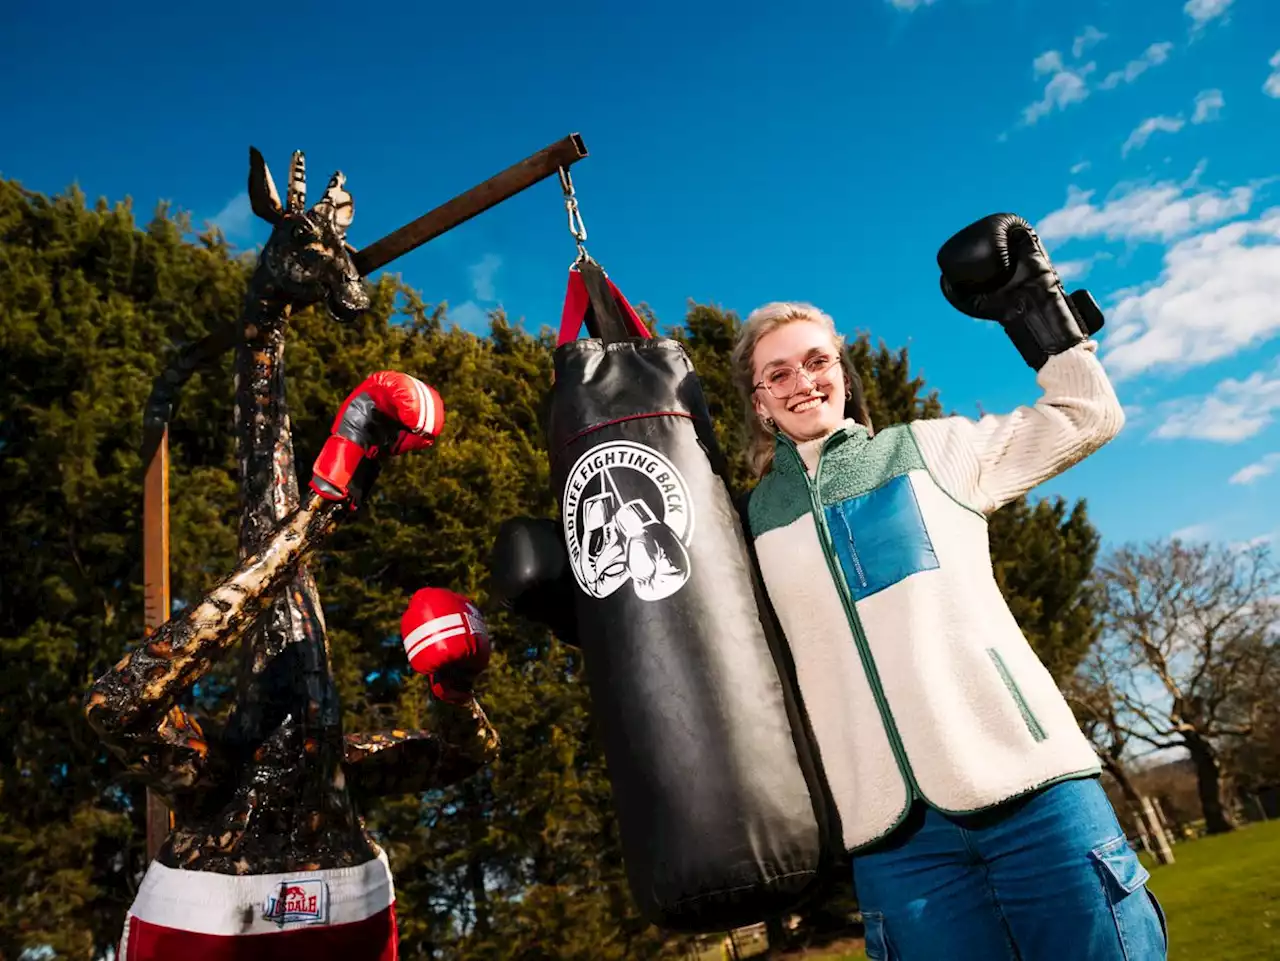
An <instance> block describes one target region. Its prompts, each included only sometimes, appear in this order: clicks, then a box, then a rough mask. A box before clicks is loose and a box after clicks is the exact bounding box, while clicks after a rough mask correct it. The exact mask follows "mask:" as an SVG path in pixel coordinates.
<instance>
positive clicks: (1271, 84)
mask: <svg viewBox="0 0 1280 961" xmlns="http://www.w3.org/2000/svg"><path fill="white" fill-rule="evenodd" d="M1267 66H1268V67H1270V68H1271V75H1270V76H1269V77H1267V80H1266V83H1264V84H1263V85H1262V92H1263V93H1265V94H1266V95H1267V96H1268V97H1280V50H1277V51H1276V52H1275V53H1274V54H1273V55H1272V57H1271V59H1270V60H1268V61H1267Z"/></svg>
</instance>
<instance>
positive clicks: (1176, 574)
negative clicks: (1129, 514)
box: [1091, 540, 1280, 834]
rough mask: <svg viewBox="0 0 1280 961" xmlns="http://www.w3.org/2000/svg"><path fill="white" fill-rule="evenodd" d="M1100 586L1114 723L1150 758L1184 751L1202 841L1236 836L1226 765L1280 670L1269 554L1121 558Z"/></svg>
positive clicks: (1100, 654)
mask: <svg viewBox="0 0 1280 961" xmlns="http://www.w3.org/2000/svg"><path fill="white" fill-rule="evenodd" d="M1098 576H1099V583H1100V587H1101V589H1102V592H1103V597H1104V608H1103V634H1102V637H1101V639H1100V640H1099V642H1098V644H1097V645H1096V646H1095V648H1094V650H1093V652H1091V663H1092V664H1093V665H1094V672H1093V673H1094V675H1095V677H1098V678H1101V679H1103V680H1104V682H1105V685H1104V690H1105V691H1106V692H1108V693H1109V695H1110V698H1111V703H1112V705H1113V707H1112V711H1111V714H1110V715H1107V716H1108V717H1109V719H1110V720H1109V723H1112V724H1114V726H1115V728H1116V730H1117V731H1120V732H1123V733H1124V735H1126V737H1130V738H1134V739H1136V740H1139V741H1142V742H1144V743H1145V744H1147V745H1149V746H1151V747H1153V748H1157V749H1169V748H1179V747H1181V748H1185V749H1186V750H1187V752H1188V753H1189V754H1190V756H1191V761H1192V763H1193V764H1194V765H1195V770H1196V778H1197V781H1198V786H1199V794H1200V804H1201V807H1202V808H1203V810H1204V817H1205V827H1206V830H1207V831H1208V832H1209V833H1211V834H1219V833H1223V832H1226V831H1230V830H1232V828H1234V827H1235V824H1234V819H1233V817H1232V814H1231V810H1230V805H1229V804H1228V803H1227V797H1228V794H1229V782H1230V778H1229V772H1228V771H1227V770H1226V767H1225V765H1224V757H1225V756H1226V753H1227V748H1228V746H1229V745H1230V744H1231V743H1232V742H1233V741H1235V740H1238V739H1240V738H1247V737H1250V736H1251V735H1252V733H1253V731H1254V727H1255V724H1256V723H1257V721H1258V719H1259V717H1260V714H1261V711H1262V709H1263V707H1264V706H1265V704H1266V703H1267V701H1268V700H1269V698H1270V696H1271V695H1273V694H1274V691H1273V690H1271V689H1269V685H1268V680H1269V679H1270V678H1271V677H1274V674H1273V672H1274V670H1275V669H1276V665H1277V661H1278V660H1280V644H1278V643H1277V619H1278V618H1280V571H1278V570H1277V568H1276V567H1275V565H1274V564H1273V563H1272V561H1271V556H1270V552H1269V550H1268V548H1267V546H1266V545H1258V546H1253V547H1249V548H1245V549H1233V548H1227V547H1212V546H1210V545H1207V544H1196V545H1186V544H1183V543H1181V542H1180V541H1177V540H1174V541H1173V542H1172V543H1168V542H1159V543H1156V544H1152V545H1149V546H1147V547H1146V548H1145V549H1138V548H1134V547H1124V548H1121V549H1119V550H1116V551H1114V552H1113V553H1112V554H1111V555H1110V556H1109V557H1107V558H1106V560H1105V561H1104V562H1103V563H1102V565H1101V566H1100V568H1099V571H1098Z"/></svg>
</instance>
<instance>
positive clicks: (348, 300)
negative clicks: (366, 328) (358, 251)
mask: <svg viewBox="0 0 1280 961" xmlns="http://www.w3.org/2000/svg"><path fill="white" fill-rule="evenodd" d="M345 181H346V178H345V177H344V176H343V175H342V172H341V171H338V172H336V173H335V174H334V175H333V176H332V177H330V178H329V185H328V187H326V188H325V192H324V196H322V197H321V198H320V199H319V200H318V201H316V203H315V204H314V205H313V206H312V207H311V208H310V209H309V210H308V209H307V206H306V203H307V169H306V161H305V159H304V158H303V155H302V151H300V150H298V151H294V154H293V159H292V160H291V161H290V163H289V185H288V191H287V193H286V195H285V204H284V205H283V206H282V205H281V203H280V195H279V194H278V193H277V192H276V185H275V183H274V182H273V181H272V179H271V171H269V170H268V169H267V163H266V161H265V160H263V159H262V154H261V153H259V152H258V150H257V149H256V148H254V147H250V148H249V203H250V206H252V208H253V212H254V213H255V214H257V215H258V216H259V217H261V218H262V219H263V220H265V221H266V222H267V223H269V224H271V225H272V227H273V228H274V229H273V230H272V231H271V237H270V239H269V240H268V241H267V244H266V246H265V247H264V248H263V251H262V256H261V257H260V258H259V259H258V271H257V273H256V274H255V276H254V284H255V285H260V286H261V287H262V288H263V290H262V293H263V294H264V295H266V296H275V297H282V298H283V299H286V300H288V301H289V302H290V303H291V304H293V305H295V306H299V307H305V306H307V305H309V304H313V303H317V302H320V301H323V302H324V304H325V306H327V307H328V308H329V312H330V313H331V314H333V316H334V317H335V318H337V319H338V320H354V319H355V318H356V317H357V316H358V315H359V314H360V313H361V311H364V310H368V309H369V294H368V292H367V291H366V290H365V287H364V282H363V281H362V280H361V277H360V273H359V271H358V270H356V267H355V264H354V262H353V261H352V259H351V258H352V254H353V253H354V252H355V251H354V250H353V248H351V247H350V246H349V245H348V244H347V240H346V236H347V227H349V226H350V225H351V220H352V217H353V216H354V214H355V202H354V201H353V200H352V198H351V194H349V193H348V192H347V191H346V189H345V188H344V186H343V184H344V183H345Z"/></svg>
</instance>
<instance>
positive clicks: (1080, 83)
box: [1022, 27, 1173, 125]
mask: <svg viewBox="0 0 1280 961" xmlns="http://www.w3.org/2000/svg"><path fill="white" fill-rule="evenodd" d="M1105 36H1106V34H1104V33H1102V32H1101V31H1099V30H1097V29H1096V28H1094V27H1086V28H1085V30H1084V33H1082V34H1081V35H1080V36H1078V37H1076V38H1075V39H1074V40H1073V41H1072V42H1071V52H1072V55H1073V58H1074V59H1076V60H1079V59H1080V55H1081V54H1083V53H1084V52H1085V51H1086V50H1088V49H1089V48H1090V47H1092V46H1093V45H1094V44H1096V43H1098V42H1099V41H1101V40H1102V39H1103V38H1104V37H1105ZM1172 49H1173V44H1172V43H1169V42H1168V41H1162V42H1160V43H1153V44H1151V45H1150V46H1149V47H1147V49H1146V50H1144V51H1143V52H1142V55H1141V56H1140V57H1139V58H1138V59H1136V60H1131V61H1129V63H1127V64H1126V65H1125V67H1124V69H1122V70H1116V71H1113V72H1112V73H1109V74H1107V77H1106V79H1105V80H1103V81H1102V82H1101V83H1099V84H1098V88H1099V89H1101V90H1111V89H1112V88H1114V87H1117V86H1119V85H1120V84H1121V83H1132V82H1133V81H1135V80H1137V79H1138V77H1140V76H1142V74H1144V73H1146V72H1147V71H1148V70H1150V69H1151V68H1152V67H1155V66H1159V65H1160V64H1162V63H1164V62H1165V61H1166V60H1168V59H1169V51H1170V50H1172ZM1097 67H1098V65H1097V64H1096V63H1095V62H1094V61H1092V60H1091V61H1089V62H1088V63H1084V64H1081V63H1073V64H1071V65H1068V64H1067V63H1066V61H1065V60H1063V58H1062V53H1061V52H1060V51H1058V50H1046V51H1045V52H1044V53H1042V54H1040V55H1039V56H1038V57H1036V58H1035V60H1033V61H1032V62H1031V70H1032V73H1033V75H1034V76H1035V77H1036V78H1037V79H1040V78H1043V77H1048V78H1049V79H1048V81H1047V82H1046V83H1045V86H1044V93H1043V95H1042V96H1041V97H1040V99H1039V100H1037V101H1036V102H1035V103H1033V104H1031V105H1030V106H1027V107H1024V108H1023V110H1022V122H1023V123H1024V124H1026V125H1030V124H1033V123H1035V122H1036V121H1037V120H1039V119H1040V118H1041V117H1044V116H1046V115H1047V114H1050V113H1053V111H1055V110H1065V109H1066V108H1067V107H1069V106H1071V104H1073V103H1080V102H1081V101H1083V100H1086V99H1087V98H1088V96H1089V77H1090V76H1091V75H1092V74H1093V73H1094V72H1095V71H1096V70H1097Z"/></svg>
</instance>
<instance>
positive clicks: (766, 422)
mask: <svg viewBox="0 0 1280 961" xmlns="http://www.w3.org/2000/svg"><path fill="white" fill-rule="evenodd" d="M764 426H765V427H768V428H769V429H770V430H773V428H774V427H775V426H777V425H775V424H774V422H773V418H772V417H766V418H765V419H764Z"/></svg>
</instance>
